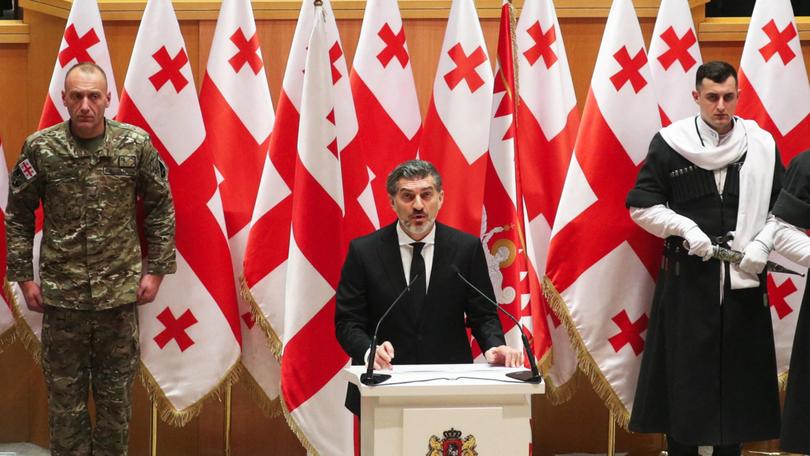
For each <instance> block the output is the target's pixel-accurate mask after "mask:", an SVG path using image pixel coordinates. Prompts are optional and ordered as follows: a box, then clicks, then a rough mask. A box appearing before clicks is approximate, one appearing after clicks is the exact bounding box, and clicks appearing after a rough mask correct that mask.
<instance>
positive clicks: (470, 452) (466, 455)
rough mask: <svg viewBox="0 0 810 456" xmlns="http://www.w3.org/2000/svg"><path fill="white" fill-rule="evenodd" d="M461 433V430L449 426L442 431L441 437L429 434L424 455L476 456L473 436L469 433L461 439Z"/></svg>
mask: <svg viewBox="0 0 810 456" xmlns="http://www.w3.org/2000/svg"><path fill="white" fill-rule="evenodd" d="M461 434H462V433H461V431H459V430H456V429H454V428H450V430H447V431H444V433H443V435H444V438H442V439H440V438H439V437H438V436H436V435H431V436H430V440H428V451H427V453H425V456H478V452H477V451H475V436H474V435H472V434H469V435H467V436H466V437H464V438H463V439H462V438H461Z"/></svg>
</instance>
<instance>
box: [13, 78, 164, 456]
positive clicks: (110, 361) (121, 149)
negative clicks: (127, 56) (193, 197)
mask: <svg viewBox="0 0 810 456" xmlns="http://www.w3.org/2000/svg"><path fill="white" fill-rule="evenodd" d="M62 100H63V102H64V104H65V106H66V107H67V110H68V112H69V114H70V120H69V121H67V122H64V123H61V124H58V125H55V126H53V127H51V128H47V129H45V130H42V131H39V132H37V133H35V134H33V135H31V136H30V137H28V139H27V140H26V141H25V144H24V145H23V149H22V153H21V154H20V158H19V160H18V162H17V164H16V165H15V167H14V168H13V169H12V171H11V175H10V178H9V181H10V192H9V194H10V195H9V201H8V208H7V213H6V235H7V238H8V280H9V281H16V282H19V284H20V288H21V289H22V292H23V295H24V297H25V301H26V304H27V305H28V308H29V309H31V310H34V311H38V312H44V318H43V327H42V349H43V350H42V366H43V370H44V373H45V382H46V384H47V387H48V417H49V423H50V440H51V452H52V454H53V455H57V456H58V455H67V454H70V455H91V454H92V455H115V456H119V455H125V454H126V453H127V444H128V422H129V418H130V414H131V404H130V403H131V395H132V381H133V379H134V377H135V374H136V372H137V368H138V364H139V363H138V358H139V346H138V320H137V310H136V305H139V304H145V303H148V302H151V301H153V300H154V299H155V295H156V294H157V291H158V288H159V286H160V283H161V280H162V279H163V275H164V274H169V273H172V272H174V271H175V269H176V264H175V248H174V208H173V206H172V198H171V193H170V190H169V183H168V179H167V170H166V166H165V165H164V163H163V162H162V161H161V159H160V157H159V155H158V153H157V151H156V150H155V148H154V147H153V146H152V143H151V142H150V140H149V136H148V135H147V134H146V133H145V132H144V131H143V130H141V129H139V128H137V127H134V126H132V125H127V124H122V123H119V122H115V121H112V120H107V119H105V118H104V110H105V109H106V108H107V107H108V106H109V102H110V93H109V92H108V91H107V79H106V76H105V74H104V71H103V70H102V69H101V68H99V67H98V66H97V65H95V64H92V63H82V64H78V65H76V66H74V67H73V68H71V69H70V71H68V73H67V75H66V77H65V90H64V91H63V92H62ZM137 198H140V199H141V200H142V201H143V212H144V220H143V228H144V234H145V236H144V237H145V244H146V246H147V252H148V255H147V257H146V258H145V259H142V256H141V247H140V242H139V237H138V228H137V223H136V219H135V212H136V211H135V208H136V199H137ZM40 202H42V206H43V209H44V219H45V220H44V226H43V230H42V243H41V249H40V264H39V271H40V282H41V285H39V284H37V283H36V282H34V272H33V267H32V252H33V240H34V223H35V221H34V210H35V209H36V208H37V206H38V205H39V204H40ZM91 385H92V391H93V397H94V402H95V404H96V427H95V430H94V431H92V430H91V426H90V417H89V414H88V410H87V400H88V392H89V389H90V387H91Z"/></svg>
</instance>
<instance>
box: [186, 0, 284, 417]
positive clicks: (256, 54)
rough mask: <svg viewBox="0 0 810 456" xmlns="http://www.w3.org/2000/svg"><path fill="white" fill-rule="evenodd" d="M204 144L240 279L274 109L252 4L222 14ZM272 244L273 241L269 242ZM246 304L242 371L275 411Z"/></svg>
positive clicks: (267, 361) (273, 390)
mask: <svg viewBox="0 0 810 456" xmlns="http://www.w3.org/2000/svg"><path fill="white" fill-rule="evenodd" d="M200 108H201V109H202V115H203V121H204V122H205V125H206V129H207V131H208V135H207V138H206V142H207V143H208V144H210V147H211V151H212V153H213V156H214V161H215V164H216V168H217V171H218V173H219V174H220V175H221V176H222V182H220V183H219V190H220V192H221V194H222V204H223V210H224V213H225V227H226V229H227V234H228V243H229V246H230V251H231V258H232V260H233V270H234V273H235V277H236V278H237V279H238V278H239V277H240V276H241V274H242V264H243V260H244V257H245V246H246V244H247V240H248V233H249V231H250V220H251V217H252V215H253V208H254V206H255V202H256V195H257V193H258V191H259V184H260V182H261V177H262V168H263V167H264V162H265V159H266V158H267V148H268V145H269V143H270V134H271V132H272V131H273V121H274V118H275V116H274V114H273V102H272V100H271V98H270V88H269V86H268V84H267V76H266V74H265V71H264V63H263V57H262V51H261V49H260V47H259V35H258V33H257V32H256V23H255V20H254V18H253V10H252V8H251V3H250V1H249V0H225V1H223V2H222V6H221V9H220V12H219V18H218V19H217V25H216V29H215V30H214V39H213V42H212V44H211V51H210V53H209V54H208V65H207V67H206V70H205V76H204V77H203V81H202V88H201V89H200ZM274 240H275V239H274ZM249 301H250V300H249V299H247V300H245V299H240V300H239V314H240V316H243V317H244V316H249V317H251V318H247V319H246V318H240V323H241V333H242V364H243V365H244V366H245V368H246V370H247V375H249V376H250V377H251V380H252V382H251V383H249V385H252V386H254V387H257V388H252V389H253V390H254V392H255V393H257V396H258V398H259V403H260V404H261V405H262V409H264V410H269V409H271V408H272V406H277V402H272V401H273V400H274V399H276V398H277V397H278V382H279V371H280V366H279V364H278V361H277V359H276V355H275V354H274V353H273V351H272V350H271V349H270V346H269V344H268V343H267V336H266V334H265V331H263V327H264V326H263V325H254V324H253V323H254V320H253V319H252V314H251V312H252V310H251V303H250V302H249Z"/></svg>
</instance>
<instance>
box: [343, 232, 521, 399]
mask: <svg viewBox="0 0 810 456" xmlns="http://www.w3.org/2000/svg"><path fill="white" fill-rule="evenodd" d="M453 265H455V266H456V267H457V268H458V269H459V271H460V272H461V273H462V274H463V275H464V276H465V277H466V278H467V280H469V281H470V282H472V283H473V284H475V286H476V287H478V288H479V289H480V290H482V291H483V292H484V293H486V294H487V295H488V296H489V297H490V298H492V299H493V300H494V293H493V291H492V283H491V282H490V279H489V275H488V272H487V265H486V259H485V257H484V250H483V247H482V246H481V241H480V240H479V239H478V238H476V237H475V236H472V235H470V234H467V233H464V232H462V231H459V230H456V229H454V228H451V227H449V226H446V225H442V224H439V223H437V224H436V238H435V245H434V251H433V266H432V269H431V273H430V274H431V275H430V283H429V284H428V289H427V296H426V299H425V303H424V304H423V305H422V307H421V311H419V312H416V311H414V309H413V306H411V305H409V304H411V303H410V301H409V299H403V300H402V301H400V302H399V303H398V304H397V305H396V307H395V308H394V309H393V310H392V311H391V313H390V314H388V316H387V317H386V319H385V320H384V321H383V322H382V324H381V325H380V331H379V334H378V339H377V340H378V342H377V343H381V342H383V341H386V340H387V341H390V342H391V344H392V345H393V346H394V352H395V356H394V360H393V363H394V364H460V363H471V362H472V361H473V357H472V351H471V349H470V343H469V340H468V339H467V331H466V328H467V326H469V327H470V328H471V329H472V333H473V335H474V336H475V339H476V341H478V344H479V345H480V346H481V349H482V350H484V351H486V350H488V349H489V348H491V347H496V346H499V345H503V344H504V343H505V342H504V336H503V329H502V328H501V323H500V320H498V314H497V310H496V309H495V307H494V306H493V305H492V304H491V303H488V302H487V301H486V300H485V299H484V298H483V297H481V296H480V295H479V294H478V293H476V292H475V291H474V290H472V289H471V288H470V287H469V286H468V285H466V284H465V283H464V282H462V281H461V279H460V278H459V277H458V276H457V274H456V272H455V271H454V270H453V267H452V266H453ZM405 285H406V284H405V272H404V270H403V268H402V259H401V256H400V247H399V241H398V239H397V231H396V223H394V224H391V225H388V226H386V227H384V228H382V229H380V230H377V231H375V232H374V233H371V234H369V235H367V236H363V237H360V238H357V239H355V240H353V241H352V242H351V244H350V245H349V252H348V254H347V256H346V262H345V263H344V264H343V270H342V272H341V276H340V282H339V284H338V289H337V295H336V300H337V303H336V311H335V331H336V335H337V339H338V342H340V345H341V346H342V347H343V350H344V351H345V352H346V353H348V354H349V356H351V357H352V363H353V364H355V365H360V364H364V360H363V355H364V354H365V352H366V350H368V348H369V345H370V344H371V336H372V335H373V333H374V327H375V326H376V325H377V322H378V321H379V319H380V317H381V316H382V314H383V313H384V312H385V311H386V310H387V309H388V307H389V306H390V305H391V303H392V302H393V301H394V299H395V298H396V297H397V295H398V294H399V293H400V292H401V291H402V290H403V289H404V288H405ZM406 298H407V297H406ZM356 391H357V390H356V389H354V388H350V390H349V395H348V397H347V403H346V405H347V406H348V407H349V408H350V409H351V410H352V411H356V410H357V409H359V398H358V397H357V396H356ZM355 407H357V408H355Z"/></svg>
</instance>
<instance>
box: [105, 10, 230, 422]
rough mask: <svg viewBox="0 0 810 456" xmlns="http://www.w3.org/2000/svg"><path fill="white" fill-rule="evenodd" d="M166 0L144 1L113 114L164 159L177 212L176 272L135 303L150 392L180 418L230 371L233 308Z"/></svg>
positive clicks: (220, 229) (202, 143)
mask: <svg viewBox="0 0 810 456" xmlns="http://www.w3.org/2000/svg"><path fill="white" fill-rule="evenodd" d="M186 55H187V52H186V49H185V43H184V42H183V36H182V35H181V33H180V26H179V24H178V22H177V18H176V17H175V14H174V9H173V8H172V4H171V2H170V1H169V0H149V2H148V3H147V5H146V9H145V11H144V15H143V19H142V20H141V26H140V28H139V29H138V35H137V37H136V39H135V47H134V49H133V51H132V58H131V60H130V63H129V69H128V71H127V76H126V79H125V80H124V92H123V94H122V96H121V107H120V110H119V113H118V119H119V120H121V121H123V122H127V123H130V124H134V125H137V126H139V127H141V128H143V129H144V130H146V131H147V132H148V133H149V135H150V137H151V139H152V142H153V143H154V145H155V147H156V148H157V149H158V151H159V152H160V155H161V157H162V158H163V161H164V162H165V163H166V165H167V166H168V168H169V181H170V184H171V188H172V194H173V196H174V205H175V213H176V218H177V229H176V242H177V273H175V274H171V275H167V276H166V277H165V278H164V280H163V284H162V286H161V288H160V291H159V292H158V295H157V299H156V300H155V301H154V302H153V303H150V304H149V305H145V306H140V307H138V319H139V322H140V339H141V361H142V362H143V364H144V366H145V367H146V369H147V370H148V373H149V375H148V376H147V378H149V380H150V382H153V383H152V384H151V385H150V387H151V388H155V389H156V390H157V391H159V393H158V394H154V395H153V398H154V399H155V400H157V402H158V404H159V407H160V408H161V409H162V411H163V412H164V416H165V415H168V416H169V417H170V418H169V421H171V422H173V423H176V424H184V423H186V422H187V421H188V420H189V419H191V418H192V417H193V416H194V415H196V414H197V413H198V411H199V408H200V406H201V403H202V400H203V399H204V398H206V397H207V396H208V395H209V394H211V393H212V392H214V391H216V390H218V388H221V387H222V386H223V385H225V384H227V383H229V382H232V381H233V379H234V378H235V377H234V375H235V373H236V369H237V368H238V360H239V353H240V331H239V315H238V308H237V299H236V286H235V281H234V275H233V269H232V267H231V256H230V252H229V250H228V239H227V235H226V228H225V220H224V216H223V212H222V207H223V204H222V198H221V196H220V195H221V192H220V190H219V185H218V184H220V183H221V181H220V180H219V176H220V174H219V173H217V171H216V169H215V166H214V160H213V156H212V153H211V144H210V143H209V142H208V141H207V140H206V131H205V127H204V125H203V117H202V114H201V112H200V105H199V101H198V99H197V91H196V88H195V87H194V78H193V76H192V74H191V67H190V65H189V64H188V61H187V58H185V57H184V56H186Z"/></svg>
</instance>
